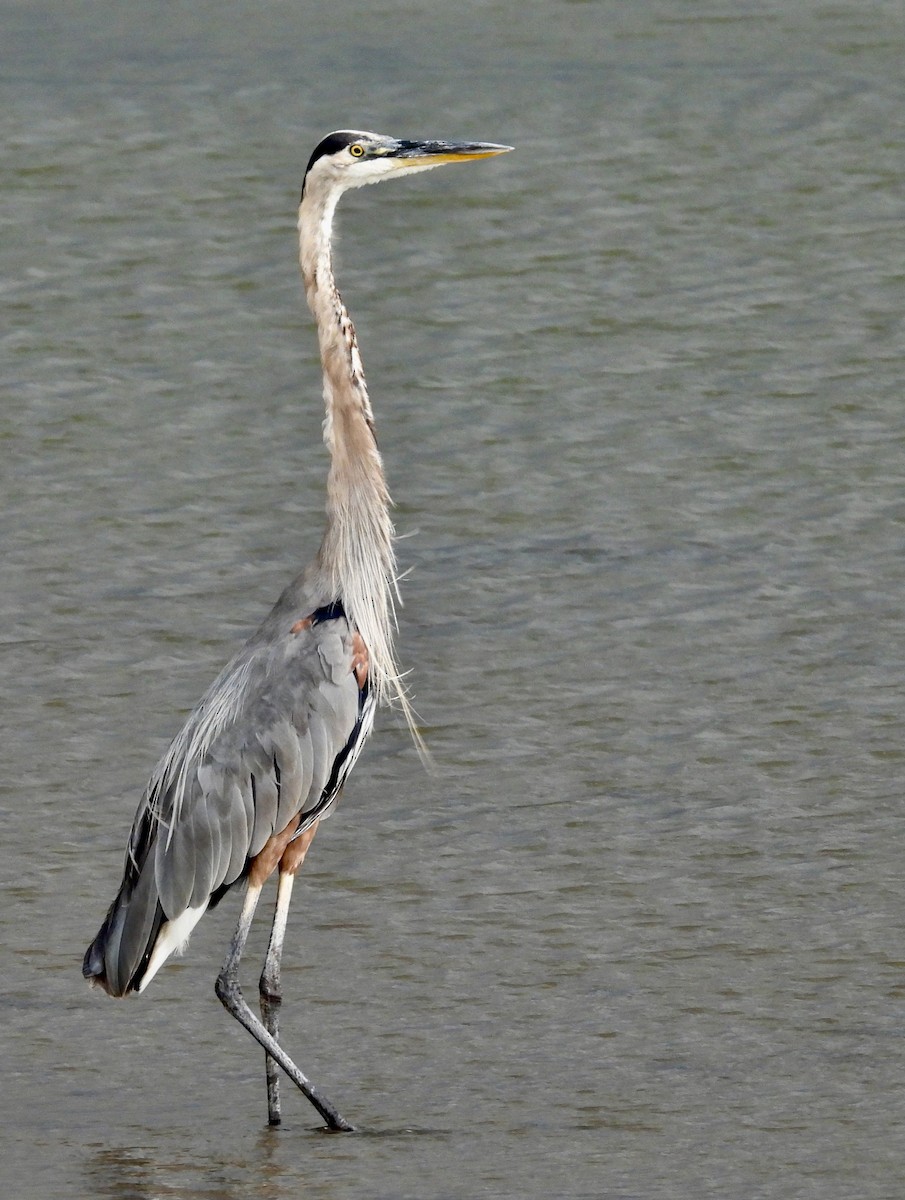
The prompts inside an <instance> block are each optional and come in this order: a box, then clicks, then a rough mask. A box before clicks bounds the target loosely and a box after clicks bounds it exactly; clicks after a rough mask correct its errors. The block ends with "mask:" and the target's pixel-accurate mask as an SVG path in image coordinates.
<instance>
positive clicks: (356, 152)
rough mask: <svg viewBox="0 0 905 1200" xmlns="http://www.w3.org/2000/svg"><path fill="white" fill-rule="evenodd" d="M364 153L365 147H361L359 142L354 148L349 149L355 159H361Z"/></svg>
mask: <svg viewBox="0 0 905 1200" xmlns="http://www.w3.org/2000/svg"><path fill="white" fill-rule="evenodd" d="M364 152H365V148H364V146H359V144H358V142H356V143H355V144H354V146H350V147H349V153H350V154H351V155H352V157H353V158H361V157H362V156H363V155H364Z"/></svg>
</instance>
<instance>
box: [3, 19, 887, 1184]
mask: <svg viewBox="0 0 905 1200" xmlns="http://www.w3.org/2000/svg"><path fill="white" fill-rule="evenodd" d="M2 27H3V36H2V47H3V48H2V51H0V54H2V63H0V65H2V82H0V101H2V103H0V127H2V133H3V142H4V146H5V151H4V169H3V172H2V201H3V203H2V213H3V241H2V250H0V255H2V258H0V268H2V269H0V286H2V292H3V302H4V305H3V317H2V326H0V338H2V344H3V355H2V360H0V371H2V382H3V407H2V414H0V421H2V425H0V437H2V468H3V469H2V480H3V497H2V543H0V544H2V554H3V572H2V580H3V588H2V594H0V606H2V607H0V612H2V617H3V629H2V644H3V664H4V666H3V671H2V682H0V687H2V693H3V694H2V711H3V723H4V738H3V742H4V748H5V759H6V762H5V770H4V771H3V778H2V783H0V787H2V792H3V800H2V805H3V811H2V818H3V821H2V828H3V838H2V845H0V855H2V861H0V877H2V884H3V900H2V905H0V945H2V947H3V959H2V961H3V978H2V992H3V994H2V1014H3V1019H2V1034H0V1037H2V1061H3V1085H2V1090H0V1139H2V1146H0V1152H2V1163H3V1178H4V1191H5V1192H6V1194H8V1195H9V1196H14V1197H17V1198H22V1200H32V1198H36V1200H56V1198H57V1197H60V1198H63V1197H65V1198H67V1200H70V1198H72V1197H81V1196H86V1197H94V1196H100V1197H114V1198H116V1200H126V1198H133V1197H134V1198H150V1197H153V1198H157V1197H161V1198H162V1197H166V1198H168V1200H170V1198H174V1197H175V1198H179V1200H189V1198H191V1200H195V1198H201V1197H204V1198H211V1200H213V1198H216V1200H221V1198H222V1200H233V1198H238V1197H262V1198H266V1200H284V1198H289V1197H297V1196H301V1195H304V1196H309V1197H317V1198H325V1200H326V1198H330V1200H334V1198H343V1200H345V1198H347V1197H348V1198H358V1197H386V1198H388V1200H390V1198H393V1200H395V1198H400V1197H412V1198H419V1200H439V1198H446V1197H450V1198H456V1200H459V1198H466V1197H478V1196H480V1197H512V1198H515V1197H519V1198H522V1197H531V1198H534V1197H564V1198H577V1197H607V1198H628V1197H631V1198H635V1197H640V1198H647V1197H657V1198H659V1197H664V1198H666V1197H669V1198H671V1200H672V1198H675V1197H687V1198H698V1197H720V1198H722V1197H730V1198H733V1200H734V1198H739V1200H742V1198H745V1200H750V1198H752V1197H777V1198H790V1197H815V1198H820V1200H826V1198H832V1200H835V1198H841V1197H852V1198H859V1200H861V1198H865V1197H866V1198H876V1197H890V1198H892V1197H898V1196H900V1195H901V1191H902V1177H903V1172H905V1134H903V1118H905V1090H903V1086H902V1085H903V1068H905V1052H903V1031H905V1021H903V1003H905V946H903V926H905V897H903V889H902V886H901V875H902V870H901V862H902V851H901V846H902V841H903V831H902V822H901V819H900V811H901V807H902V805H901V774H902V760H903V747H902V713H903V693H905V643H903V635H902V617H903V599H902V597H903V585H905V558H903V553H902V551H903V538H905V501H903V483H905V410H903V384H902V381H903V377H905V331H903V318H902V311H903V299H905V233H903V216H905V211H903V210H905V196H903V186H902V173H903V167H905V115H903V114H905V83H903V73H902V62H903V61H905V17H903V11H902V8H901V5H900V4H899V3H898V0H889V2H888V3H883V2H880V0H877V2H867V3H865V2H863V0H862V2H859V3H856V2H854V0H843V2H841V3H837V4H828V3H820V2H819V0H789V2H787V3H783V4H767V3H747V2H740V0H731V2H730V0H714V2H713V3H710V4H706V5H704V4H693V3H683V2H681V0H636V2H634V3H631V4H625V3H613V2H601V3H567V2H547V3H531V2H530V0H528V2H527V3H519V4H517V3H515V2H514V0H497V2H493V0H490V2H487V3H481V2H478V0H472V2H471V3H463V4H456V5H441V4H440V3H434V4H430V3H426V2H423V3H415V2H406V0H386V2H384V3H377V4H373V3H357V4H356V3H350V2H346V0H335V2H333V3H330V4H327V3H322V2H320V0H318V2H317V3H314V2H308V3H305V4H301V3H299V4H288V3H280V2H279V0H255V2H254V3H248V2H246V0H237V3H234V4H229V5H223V4H213V3H208V2H199V3H193V4H191V5H176V4H159V5H155V4H146V5H141V6H138V5H123V4H113V3H110V2H109V0H93V2H92V3H90V4H89V3H84V2H82V3H79V2H73V3H69V4H66V5H52V4H49V3H47V2H46V0H44V2H36V3H30V4H13V3H7V4H4V5H3V6H2ZM344 125H358V126H361V127H364V128H374V129H378V130H381V131H386V132H390V133H394V134H397V135H400V136H418V135H425V136H439V137H457V136H464V137H477V138H484V139H489V140H493V141H503V142H511V143H512V144H513V145H515V146H516V147H517V151H516V153H514V154H512V155H509V156H507V157H505V158H502V159H496V160H493V161H492V162H485V163H477V164H472V165H470V166H468V167H461V168H457V169H456V170H451V169H450V170H449V171H438V172H436V173H434V174H431V175H429V176H420V177H418V178H417V179H413V180H409V181H406V182H405V183H398V184H395V185H393V186H387V187H385V188H379V189H371V188H369V189H366V190H365V191H363V192H359V193H355V194H353V195H350V196H349V197H347V199H346V200H345V201H344V203H343V208H342V212H341V222H342V242H341V246H340V251H339V260H338V270H339V275H340V283H341V286H342V287H343V290H344V293H345V295H346V298H347V300H348V302H349V306H350V308H351V310H352V313H353V316H354V317H355V318H356V322H357V325H358V330H359V335H360V339H361V343H362V347H363V352H364V357H365V364H366V368H367V371H368V375H369V380H370V384H371V391H372V395H373V399H374V403H375V408H376V410H377V414H378V422H379V429H380V438H381V446H382V447H383V449H384V452H385V457H386V462H387V469H388V473H389V477H390V481H391V484H392V488H393V491H394V495H395V498H396V500H397V505H398V507H397V524H398V527H399V530H400V532H401V533H403V534H405V535H408V536H406V538H405V540H404V541H403V542H402V545H401V558H402V562H403V566H404V567H405V568H407V569H409V568H410V569H411V574H410V576H409V578H408V579H407V580H406V582H405V586H404V590H405V602H406V603H405V608H404V610H403V612H402V619H401V635H400V648H401V654H402V657H403V660H404V662H405V664H406V666H407V667H409V668H410V669H411V673H412V674H411V681H412V687H413V691H414V693H415V697H416V705H417V708H418V711H419V713H420V715H421V718H422V720H423V723H424V726H425V733H426V737H427V740H428V742H429V744H430V747H431V750H432V753H433V756H434V759H435V767H434V770H433V772H431V773H427V772H425V770H424V769H423V768H422V766H421V764H420V763H419V760H418V758H417V756H416V754H415V752H414V750H413V749H412V747H411V744H410V742H409V741H408V739H407V736H406V734H405V731H404V729H403V728H402V727H401V724H400V722H399V720H398V719H396V718H395V717H394V715H393V714H392V713H386V714H384V716H383V718H382V720H381V721H380V728H379V730H378V734H377V736H375V738H374V740H373V741H372V743H371V745H370V747H369V749H368V750H367V751H366V753H365V755H364V757H363V759H362V761H361V763H360V764H359V766H358V767H357V768H356V772H355V774H354V775H353V778H352V781H351V782H350V784H349V786H348V787H347V789H346V795H345V798H344V800H343V803H342V805H341V807H340V809H339V811H338V813H337V815H336V817H335V819H333V820H331V821H330V823H329V824H328V825H327V826H325V828H324V829H323V830H322V831H321V834H320V836H319V837H318V839H317V841H316V843H315V846H314V849H313V851H312V853H311V855H310V856H309V859H308V862H307V864H306V866H305V870H304V873H303V878H302V879H301V880H300V883H299V885H298V887H297V889H296V896H295V901H294V907H293V915H292V918H291V922H290V933H289V939H288V946H287V954H286V965H285V971H284V982H285V988H286V1004H285V1008H284V1018H283V1027H284V1040H285V1043H286V1045H287V1048H288V1049H289V1050H290V1052H291V1053H293V1054H294V1055H295V1056H296V1058H297V1059H298V1061H299V1063H300V1064H301V1065H302V1067H303V1068H304V1069H305V1070H307V1071H308V1072H309V1073H310V1074H311V1075H312V1076H313V1078H314V1079H315V1080H317V1081H318V1082H319V1083H320V1085H321V1086H322V1087H323V1088H324V1090H325V1092H326V1093H327V1094H328V1095H329V1096H330V1097H331V1098H332V1099H333V1100H335V1101H336V1103H337V1104H338V1105H339V1106H340V1108H341V1109H342V1110H343V1112H345V1113H346V1115H347V1116H349V1117H350V1118H351V1119H352V1120H353V1121H354V1122H355V1123H356V1124H357V1125H358V1126H359V1127H360V1129H361V1131H362V1132H361V1133H360V1134H359V1135H355V1136H327V1135H324V1134H322V1133H320V1132H318V1128H317V1126H318V1121H317V1117H316V1114H315V1113H314V1111H313V1110H312V1109H311V1108H310V1106H308V1105H307V1103H306V1102H305V1101H304V1100H303V1099H302V1097H300V1096H299V1095H297V1094H295V1093H290V1092H289V1091H288V1089H287V1091H286V1093H285V1109H286V1123H285V1125H284V1127H283V1129H282V1130H280V1131H278V1132H272V1131H268V1130H267V1129H266V1128H265V1124H264V1122H265V1112H266V1110H265V1103H264V1087H263V1063H262V1061H261V1057H262V1056H261V1055H260V1053H259V1051H258V1050H257V1048H256V1047H255V1046H254V1044H253V1043H252V1042H251V1041H250V1039H249V1038H248V1037H247V1035H245V1034H244V1033H243V1032H242V1031H241V1030H240V1029H238V1027H234V1023H233V1022H231V1021H230V1019H229V1018H228V1017H227V1015H226V1014H225V1013H224V1012H223V1010H222V1009H221V1007H220V1005H219V1004H218V1002H217V1000H216V998H215V997H214V994H213V987H212V984H213V978H214V975H215V974H216V971H217V969H218V967H219V963H220V961H221V958H222V955H223V953H224V951H225V947H226V944H227V941H228V939H229V936H230V933H231V929H232V924H233V922H234V920H235V916H236V912H237V905H236V898H235V897H231V898H230V899H229V900H228V901H227V902H225V903H224V904H223V905H222V906H221V908H220V909H219V910H217V911H216V912H215V913H213V914H210V916H208V917H207V918H206V919H205V920H204V921H203V922H202V924H201V926H200V927H199V929H198V931H197V933H196V934H195V936H194V937H193V939H192V944H191V946H190V949H189V952H188V954H187V955H186V956H185V957H184V958H183V959H181V960H178V961H175V962H173V963H172V964H171V965H169V966H168V967H167V968H166V970H165V971H164V972H163V973H162V974H161V975H160V976H159V977H158V978H157V980H155V982H154V985H153V987H152V988H151V989H149V991H148V992H147V993H145V995H144V996H143V997H141V998H140V999H133V1000H130V1001H128V1002H122V1003H114V1002H112V1001H109V1000H107V999H106V998H105V997H103V996H101V995H98V994H94V993H91V992H90V991H89V990H88V989H87V988H86V987H85V986H84V984H83V982H82V980H81V977H80V973H79V965H80V959H81V955H82V952H83V950H84V947H85V945H86V944H87V942H88V940H89V939H90V937H91V936H92V935H93V933H94V931H95V929H96V928H97V925H98V923H99V921H100V919H101V917H102V915H103V912H104V910H105V907H106V905H107V904H108V903H109V900H110V898H111V897H112V894H113V892H114V890H115V887H116V884H117V882H118V878H119V872H120V868H121V862H122V854H123V847H124V844H125V838H126V834H127V831H128V827H129V824H130V821H131V816H132V812H133V810H134V806H135V804H136V802H137V798H138V795H139V792H140V790H141V788H142V786H143V784H144V782H145V780H146V778H147V776H148V774H149V772H150V770H151V768H152V767H153V765H154V763H155V761H156V759H157V757H158V755H159V754H160V753H161V752H162V751H163V749H164V748H165V746H166V744H167V742H168V740H169V738H170V737H171V736H172V735H173V733H174V732H175V731H176V729H177V728H178V726H179V724H180V720H181V718H182V716H183V715H184V713H185V712H186V711H187V710H188V709H189V708H190V707H191V706H192V704H193V703H194V702H195V700H196V699H197V697H198V696H199V694H200V693H201V692H202V691H203V689H204V688H205V687H206V685H207V684H208V682H209V681H210V679H211V678H212V677H213V675H214V674H215V673H216V671H217V670H218V669H219V667H220V666H221V665H222V663H223V662H224V661H225V659H226V658H227V657H228V656H229V655H230V654H231V652H232V650H233V649H234V648H235V646H236V644H237V643H238V642H239V641H240V640H241V639H242V638H243V637H244V636H245V635H246V634H247V633H248V632H249V631H250V629H251V628H252V627H253V626H254V624H255V623H256V622H257V620H258V619H259V618H260V617H261V616H262V615H263V613H264V612H265V611H266V610H267V608H268V607H269V605H270V603H271V602H272V600H273V599H274V598H275V596H276V594H277V593H278V591H279V590H280V588H281V587H282V585H283V584H284V583H285V581H286V580H287V579H288V578H289V577H290V576H291V575H292V573H293V572H294V571H295V570H296V568H297V566H298V565H299V564H300V563H302V562H303V561H304V560H305V559H306V558H307V557H308V556H309V555H310V554H311V553H312V552H313V550H314V549H315V547H316V545H317V541H318V537H319V532H320V526H321V520H322V508H323V486H324V474H325V459H324V452H323V448H322V446H321V443H320V420H321V412H320V407H319V405H320V401H319V376H318V366H317V360H316V349H315V342H314V337H313V334H312V331H311V328H310V324H309V320H308V317H307V313H306V310H305V309H304V305H303V300H302V296H301V289H300V286H299V283H298V280H297V277H296V267H295V233H294V217H295V202H296V198H297V193H298V189H299V184H300V181H301V175H302V171H303V169H304V164H305V162H306V160H307V157H308V154H309V153H310V150H311V148H312V146H313V145H314V143H315V142H316V141H317V140H318V139H319V138H320V137H321V136H322V135H323V133H325V132H326V131H328V130H329V129H332V128H335V127H337V126H344ZM262 939H263V931H258V932H257V934H256V937H255V940H254V945H253V946H252V947H251V950H250V953H249V956H248V960H247V967H246V978H247V982H248V984H249V988H250V991H251V992H253V991H254V986H255V979H256V974H257V969H258V964H259V961H260V956H261V954H262V952H263V941H262Z"/></svg>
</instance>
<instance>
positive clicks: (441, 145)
mask: <svg viewBox="0 0 905 1200" xmlns="http://www.w3.org/2000/svg"><path fill="white" fill-rule="evenodd" d="M511 149H512V147H511V146H499V145H497V144H496V142H397V143H396V146H395V148H394V149H392V150H390V151H389V152H388V155H387V157H388V158H394V159H396V160H398V162H399V165H400V167H408V166H411V167H428V166H431V167H433V166H439V165H440V163H452V162H467V161H468V160H469V159H471V158H493V156H494V155H495V154H506V153H507V152H508V151H509V150H511Z"/></svg>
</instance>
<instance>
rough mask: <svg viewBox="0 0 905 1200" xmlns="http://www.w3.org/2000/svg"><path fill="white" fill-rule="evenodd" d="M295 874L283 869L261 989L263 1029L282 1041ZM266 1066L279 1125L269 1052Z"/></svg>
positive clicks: (271, 1110) (275, 1074) (276, 1081)
mask: <svg viewBox="0 0 905 1200" xmlns="http://www.w3.org/2000/svg"><path fill="white" fill-rule="evenodd" d="M294 882H295V875H294V874H292V873H290V872H289V871H282V870H281V871H280V878H279V882H278V884H277V902H276V908H275V909H274V913H273V925H272V926H271V927H270V942H269V943H268V946H267V957H266V958H265V959H264V970H263V971H262V972H261V982H260V985H259V990H260V994H261V1017H262V1019H263V1021H264V1028H265V1029H266V1030H267V1032H268V1033H269V1034H270V1036H271V1037H272V1038H273V1039H274V1041H277V1042H278V1041H279V1040H280V1005H281V1004H282V1003H283V993H282V990H281V987H280V963H281V961H282V957H283V939H284V938H285V936H286V921H287V918H288V916H289V901H290V900H291V899H292V885H293V883H294ZM265 1061H266V1069H267V1119H268V1122H269V1123H270V1124H271V1125H279V1124H280V1121H281V1115H280V1073H279V1070H278V1069H277V1064H276V1063H275V1062H274V1060H273V1059H272V1058H271V1056H270V1055H269V1054H268V1055H267V1056H266V1060H265Z"/></svg>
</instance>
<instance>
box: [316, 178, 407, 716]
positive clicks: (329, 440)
mask: <svg viewBox="0 0 905 1200" xmlns="http://www.w3.org/2000/svg"><path fill="white" fill-rule="evenodd" d="M335 208H336V196H335V195H332V196H331V195H329V194H327V195H318V193H317V192H316V191H314V192H313V194H310V195H309V194H308V192H307V191H306V194H305V195H304V196H303V197H302V202H301V205H300V206H299V262H300V265H301V268H302V278H303V280H304V283H305V293H306V295H307V298H308V305H309V307H310V308H311V311H312V313H313V314H314V319H315V321H316V323H317V332H318V339H319V341H320V353H321V364H322V366H323V372H324V404H325V407H326V418H325V420H324V442H325V443H326V446H327V449H328V450H329V452H330V472H329V476H328V479H327V528H326V531H325V533H324V539H323V542H322V543H321V548H320V551H319V554H318V562H319V565H320V568H321V571H322V573H323V577H324V581H325V586H326V587H327V588H328V589H329V591H330V594H331V595H332V596H335V597H337V598H339V599H341V600H342V602H343V606H344V607H345V610H346V614H347V616H348V618H349V620H350V622H351V623H352V624H353V625H354V626H355V627H356V628H357V629H358V630H359V632H360V633H361V636H362V637H363V638H364V641H365V644H366V646H367V647H368V652H369V655H370V661H371V668H372V675H373V680H374V683H375V685H376V687H377V691H378V696H380V695H382V694H383V693H385V692H386V690H387V689H390V690H391V691H393V692H395V693H396V694H397V695H400V696H402V688H401V684H400V682H399V671H398V668H397V666H396V662H395V657H394V653H393V631H394V628H395V617H394V611H393V598H394V595H395V587H396V561H395V555H394V552H393V524H392V521H391V520H390V496H389V492H388V491H387V485H386V479H385V477H384V473H383V463H382V461H381V457H380V453H379V451H378V449H377V442H376V439H375V436H374V416H373V413H372V411H371V402H370V399H369V398H368V389H367V385H366V383H365V377H364V370H363V368H362V363H361V355H360V354H359V352H358V342H357V340H356V337H355V327H354V326H353V324H352V320H351V318H350V317H349V314H348V312H347V311H346V307H345V305H344V304H343V301H342V297H341V296H340V294H339V291H338V290H337V287H336V281H335V279H334V276H333V262H332V255H331V250H330V239H331V231H332V225H333V214H334V211H335ZM402 700H403V707H404V709H407V705H406V703H405V699H404V696H402Z"/></svg>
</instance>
